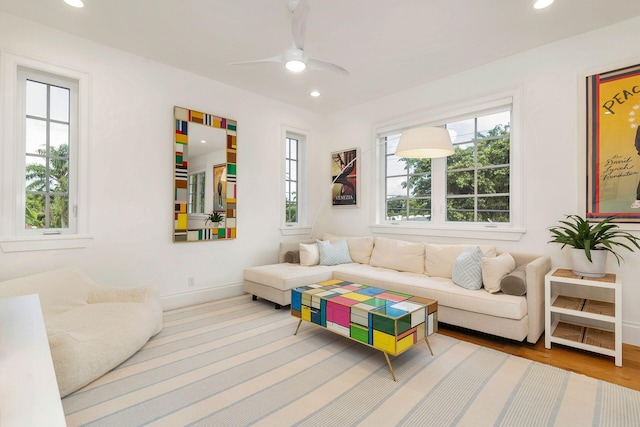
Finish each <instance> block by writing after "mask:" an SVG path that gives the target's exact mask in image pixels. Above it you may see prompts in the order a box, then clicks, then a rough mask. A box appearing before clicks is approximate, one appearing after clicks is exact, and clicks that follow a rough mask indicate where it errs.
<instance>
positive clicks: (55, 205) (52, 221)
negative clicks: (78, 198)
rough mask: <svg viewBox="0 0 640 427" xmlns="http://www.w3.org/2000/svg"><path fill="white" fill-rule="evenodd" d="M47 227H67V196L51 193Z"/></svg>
mask: <svg viewBox="0 0 640 427" xmlns="http://www.w3.org/2000/svg"><path fill="white" fill-rule="evenodd" d="M49 227H50V228H68V227H69V196H67V195H52V196H51V201H50V202H49Z"/></svg>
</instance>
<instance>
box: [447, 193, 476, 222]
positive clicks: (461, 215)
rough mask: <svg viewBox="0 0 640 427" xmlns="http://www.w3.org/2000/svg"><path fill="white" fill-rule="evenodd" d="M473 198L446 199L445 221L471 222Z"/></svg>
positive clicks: (472, 219) (473, 215)
mask: <svg viewBox="0 0 640 427" xmlns="http://www.w3.org/2000/svg"><path fill="white" fill-rule="evenodd" d="M473 201H474V198H473V197H456V198H450V199H447V221H464V222H473V221H474V218H475V214H474V203H473Z"/></svg>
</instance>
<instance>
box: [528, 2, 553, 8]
mask: <svg viewBox="0 0 640 427" xmlns="http://www.w3.org/2000/svg"><path fill="white" fill-rule="evenodd" d="M551 3H553V0H536V2H535V3H534V4H533V8H534V9H544V8H545V7H549V6H551Z"/></svg>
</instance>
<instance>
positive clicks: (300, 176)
mask: <svg viewBox="0 0 640 427" xmlns="http://www.w3.org/2000/svg"><path fill="white" fill-rule="evenodd" d="M288 139H297V140H298V144H297V145H298V147H297V171H296V173H297V185H296V190H297V191H296V200H297V221H296V222H288V221H287V210H286V203H287V198H286V189H287V173H288V170H287V158H286V153H287V140H288ZM309 139H310V137H309V132H308V131H306V130H303V129H299V128H295V127H291V126H287V125H283V126H282V131H281V141H282V143H281V147H282V152H281V156H280V158H281V159H282V167H281V171H282V180H281V182H282V187H281V191H280V194H281V196H280V206H281V214H280V218H281V220H280V221H281V224H280V232H281V234H282V235H284V236H292V235H304V234H309V233H310V232H311V226H309V224H308V221H309V217H308V209H307V205H308V179H307V177H308V175H307V164H308V163H307V153H308V149H307V147H308V145H309Z"/></svg>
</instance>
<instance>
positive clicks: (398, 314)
mask: <svg viewBox="0 0 640 427" xmlns="http://www.w3.org/2000/svg"><path fill="white" fill-rule="evenodd" d="M291 315H292V316H295V317H298V318H299V319H300V321H299V322H298V327H297V328H296V332H295V333H294V335H297V334H298V330H299V329H300V324H301V323H302V321H303V320H306V321H307V322H311V323H315V324H317V325H319V326H322V327H323V328H326V329H328V330H330V331H333V332H336V333H338V334H340V335H344V336H345V337H349V338H351V339H352V340H355V341H359V342H361V343H363V344H366V345H368V346H369V347H373V348H376V349H378V350H380V351H382V352H383V353H384V357H385V359H386V360H387V365H389V370H390V371H391V376H392V377H393V380H394V381H397V379H396V376H395V374H394V372H393V367H392V366H391V361H390V360H389V355H392V356H398V355H400V354H402V353H404V352H405V351H407V350H409V349H410V348H411V347H413V346H414V344H416V343H418V342H419V341H422V340H423V339H424V341H425V342H426V343H427V346H428V347H429V351H430V352H431V355H433V351H432V350H431V344H429V339H428V336H429V335H431V334H433V333H434V332H436V331H437V330H438V302H437V301H435V300H431V299H427V298H421V297H416V296H413V295H407V294H403V293H399V292H392V291H388V290H385V289H381V288H376V287H371V286H364V285H358V284H355V283H351V282H343V281H341V280H328V281H326V282H320V283H316V284H313V285H308V286H302V287H298V288H294V289H292V291H291Z"/></svg>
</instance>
